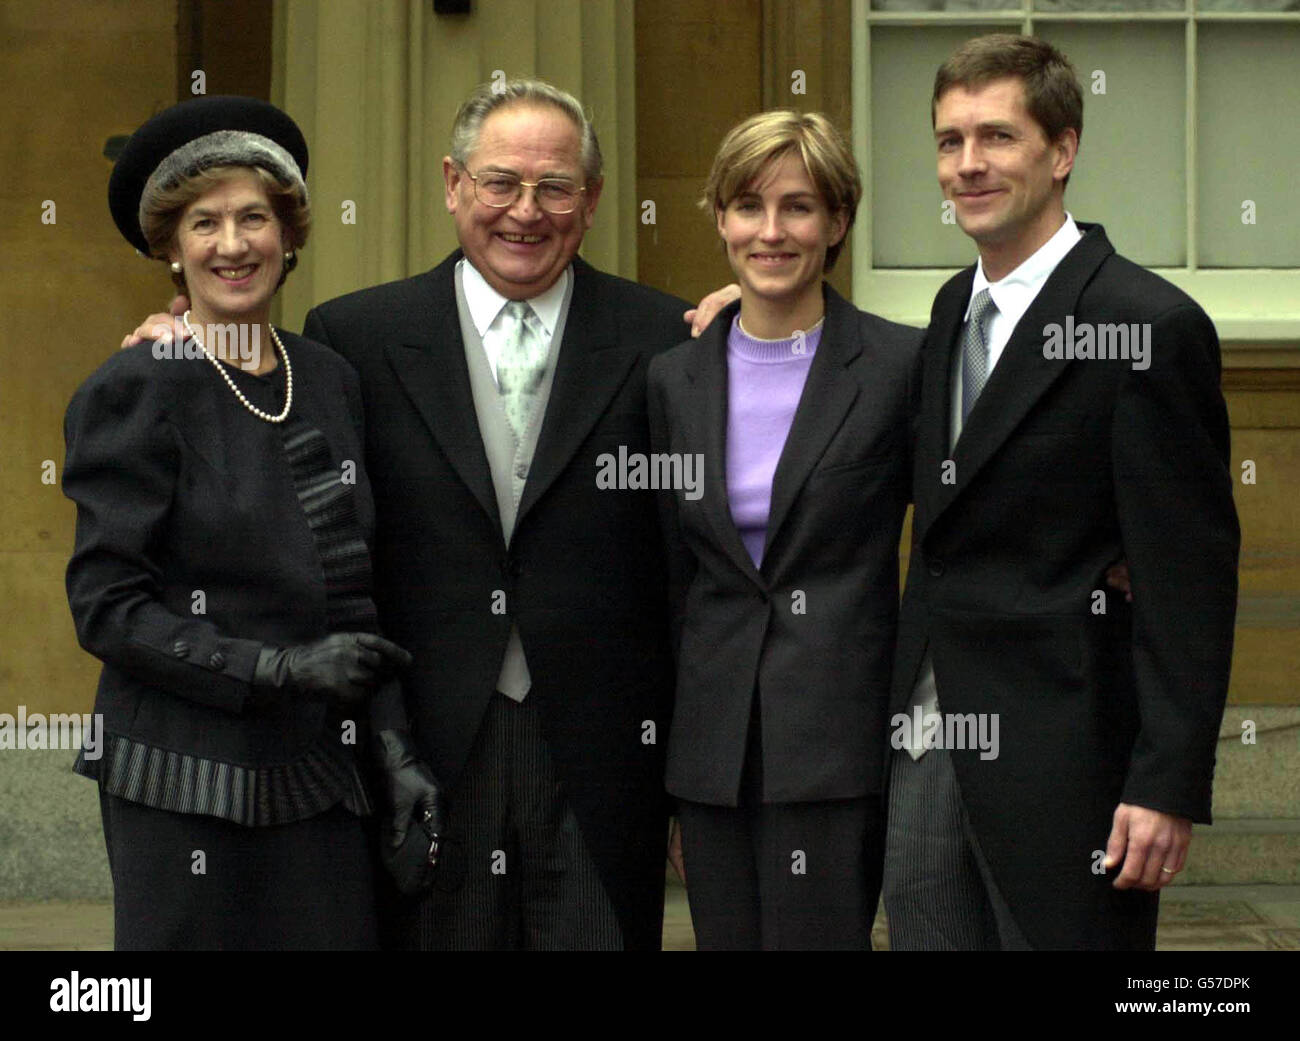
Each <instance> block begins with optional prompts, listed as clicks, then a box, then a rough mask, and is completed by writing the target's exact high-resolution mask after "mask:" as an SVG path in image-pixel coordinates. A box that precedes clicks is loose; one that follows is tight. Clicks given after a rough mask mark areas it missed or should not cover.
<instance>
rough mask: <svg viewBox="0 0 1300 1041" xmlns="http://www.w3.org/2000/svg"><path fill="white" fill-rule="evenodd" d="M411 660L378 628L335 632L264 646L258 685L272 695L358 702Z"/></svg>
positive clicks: (268, 696)
mask: <svg viewBox="0 0 1300 1041" xmlns="http://www.w3.org/2000/svg"><path fill="white" fill-rule="evenodd" d="M411 660H412V659H411V656H410V654H408V653H407V652H406V651H404V650H402V648H400V647H398V646H397V644H395V643H393V642H391V641H389V640H385V639H384V638H383V637H382V636H377V635H375V634H374V633H333V634H331V635H330V636H326V637H325V638H324V639H321V640H316V641H314V642H313V643H305V644H301V645H300V646H297V647H286V648H284V649H283V650H279V649H277V648H275V647H263V648H262V652H261V653H260V654H259V655H258V656H257V666H256V668H255V669H254V671H253V689H254V691H255V692H257V695H258V696H259V697H260V698H261V699H263V700H268V701H273V700H276V699H279V698H282V697H284V696H287V695H290V694H308V695H315V696H319V697H329V698H333V699H335V700H336V701H338V702H340V703H341V704H344V705H354V704H356V703H358V702H360V701H363V700H365V699H366V698H367V697H368V696H369V695H370V692H371V691H372V690H373V689H374V688H375V687H376V686H378V685H379V684H380V683H382V682H383V681H384V680H385V679H387V678H388V677H389V676H391V675H392V674H393V672H394V671H395V670H397V669H400V668H405V667H406V666H408V665H410V664H411Z"/></svg>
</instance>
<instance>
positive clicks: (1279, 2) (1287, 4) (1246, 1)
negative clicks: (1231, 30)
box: [1196, 0, 1300, 11]
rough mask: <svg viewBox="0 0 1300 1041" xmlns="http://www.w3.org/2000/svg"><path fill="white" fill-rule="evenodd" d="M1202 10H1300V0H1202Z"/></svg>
mask: <svg viewBox="0 0 1300 1041" xmlns="http://www.w3.org/2000/svg"><path fill="white" fill-rule="evenodd" d="M1196 7H1197V10H1200V11H1300V0H1200V2H1199V3H1198V4H1197V5H1196Z"/></svg>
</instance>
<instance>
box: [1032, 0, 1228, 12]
mask: <svg viewBox="0 0 1300 1041" xmlns="http://www.w3.org/2000/svg"><path fill="white" fill-rule="evenodd" d="M1202 6H1204V4H1202ZM1034 10H1035V11H1048V12H1064V11H1185V10H1187V0H1034Z"/></svg>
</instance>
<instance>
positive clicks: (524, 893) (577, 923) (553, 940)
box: [416, 694, 623, 950]
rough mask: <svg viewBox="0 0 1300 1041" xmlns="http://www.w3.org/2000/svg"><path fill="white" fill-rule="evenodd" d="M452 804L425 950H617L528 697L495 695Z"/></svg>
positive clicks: (614, 923)
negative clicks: (521, 698) (515, 698)
mask: <svg viewBox="0 0 1300 1041" xmlns="http://www.w3.org/2000/svg"><path fill="white" fill-rule="evenodd" d="M449 803H450V822H449V827H448V843H447V846H446V851H445V854H444V861H443V863H442V864H441V865H440V866H439V868H438V872H437V874H438V875H439V880H438V883H437V884H436V885H435V888H434V890H433V892H432V893H431V894H430V895H429V896H427V897H425V898H424V899H422V900H421V901H420V903H419V908H418V913H417V918H418V937H416V941H417V945H418V946H419V948H420V949H421V950H622V949H623V934H622V930H621V929H620V928H619V924H618V918H617V916H616V915H615V912H614V907H613V905H612V904H611V903H610V900H609V897H608V896H607V895H606V893H605V887H604V885H603V884H602V882H601V880H600V875H599V873H598V871H597V869H596V865H595V863H594V861H593V860H592V859H591V855H590V853H588V852H587V849H586V846H585V845H584V843H583V841H582V833H581V831H580V830H579V827H578V821H577V819H576V818H575V817H574V815H573V811H572V810H571V809H570V808H569V806H568V804H567V802H566V801H565V799H564V794H563V790H562V786H561V784H560V782H559V779H558V777H557V776H556V773H555V767H554V764H553V763H552V761H551V756H550V753H549V752H548V751H547V748H546V742H545V741H544V740H543V738H542V730H541V725H540V721H539V719H538V711H537V707H536V705H535V704H534V702H533V701H532V700H530V699H528V698H525V699H524V701H523V702H522V703H519V702H515V701H512V700H511V699H510V698H507V697H506V696H505V695H504V694H496V695H494V696H493V698H492V701H491V702H490V704H489V706H488V710H487V712H486V713H485V714H484V718H483V725H482V727H481V728H480V729H479V733H478V737H477V738H476V740H475V744H474V748H473V751H472V752H471V753H470V757H469V760H468V762H467V763H466V765H465V770H464V772H463V773H462V775H461V777H460V780H459V782H458V783H457V785H456V787H455V789H454V790H453V791H452V793H451V795H450V798H449Z"/></svg>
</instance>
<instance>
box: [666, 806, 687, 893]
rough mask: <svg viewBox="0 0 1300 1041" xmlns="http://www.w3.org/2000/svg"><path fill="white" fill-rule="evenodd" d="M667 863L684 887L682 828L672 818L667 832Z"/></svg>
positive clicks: (684, 870) (684, 864)
mask: <svg viewBox="0 0 1300 1041" xmlns="http://www.w3.org/2000/svg"><path fill="white" fill-rule="evenodd" d="M668 863H670V864H671V865H672V866H673V870H674V871H676V872H677V877H678V878H680V879H681V880H682V885H686V861H685V860H683V859H682V826H681V825H680V824H678V823H677V818H676V817H674V818H673V822H672V824H671V825H670V827H669V832H668Z"/></svg>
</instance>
